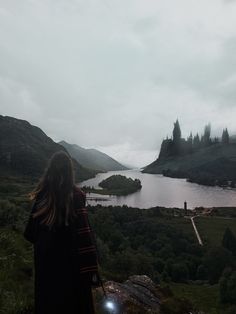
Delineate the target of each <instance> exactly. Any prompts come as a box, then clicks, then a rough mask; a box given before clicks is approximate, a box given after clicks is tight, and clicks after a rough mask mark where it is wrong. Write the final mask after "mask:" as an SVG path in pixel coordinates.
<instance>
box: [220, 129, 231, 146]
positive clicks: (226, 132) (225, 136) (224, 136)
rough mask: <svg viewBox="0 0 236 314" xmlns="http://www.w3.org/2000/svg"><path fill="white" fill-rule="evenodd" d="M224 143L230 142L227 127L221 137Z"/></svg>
mask: <svg viewBox="0 0 236 314" xmlns="http://www.w3.org/2000/svg"><path fill="white" fill-rule="evenodd" d="M221 141H222V144H229V133H228V130H227V128H226V129H224V130H223V132H222V137H221Z"/></svg>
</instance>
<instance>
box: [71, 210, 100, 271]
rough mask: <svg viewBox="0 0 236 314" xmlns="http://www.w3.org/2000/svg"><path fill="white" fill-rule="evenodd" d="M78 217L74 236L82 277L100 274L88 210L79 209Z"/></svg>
mask: <svg viewBox="0 0 236 314" xmlns="http://www.w3.org/2000/svg"><path fill="white" fill-rule="evenodd" d="M77 216H78V219H76V222H75V226H74V230H73V234H74V244H75V246H74V250H75V252H74V253H75V254H76V256H77V257H78V263H79V269H80V274H81V275H83V274H84V275H86V274H90V275H92V274H96V273H98V255H97V248H96V241H95V237H94V233H93V231H92V229H91V226H90V224H89V219H88V211H87V209H86V208H85V207H84V208H80V209H77Z"/></svg>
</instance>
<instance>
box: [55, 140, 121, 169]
mask: <svg viewBox="0 0 236 314" xmlns="http://www.w3.org/2000/svg"><path fill="white" fill-rule="evenodd" d="M59 144H60V145H62V146H63V147H65V149H66V150H67V151H68V152H69V153H70V155H71V156H72V157H73V158H75V160H77V161H78V162H79V163H80V164H81V165H82V166H84V167H86V168H90V169H95V170H98V171H100V172H103V171H114V170H126V169H127V168H126V167H125V166H123V165H121V164H120V163H119V162H117V161H116V160H115V159H113V158H111V157H110V156H108V155H106V154H104V153H102V152H100V151H98V150H97V149H92V148H91V149H85V148H83V147H81V146H79V145H76V144H69V143H67V142H65V141H61V142H59Z"/></svg>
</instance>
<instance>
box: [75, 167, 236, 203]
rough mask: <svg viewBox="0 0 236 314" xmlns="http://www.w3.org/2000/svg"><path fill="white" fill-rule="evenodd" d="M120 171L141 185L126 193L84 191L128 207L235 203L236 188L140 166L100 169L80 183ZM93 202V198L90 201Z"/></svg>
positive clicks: (96, 185)
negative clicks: (142, 169)
mask: <svg viewBox="0 0 236 314" xmlns="http://www.w3.org/2000/svg"><path fill="white" fill-rule="evenodd" d="M113 174H121V175H125V176H127V177H131V178H133V179H135V178H137V179H140V180H141V183H142V189H141V190H140V191H138V192H136V193H133V194H130V195H128V196H111V197H106V196H104V195H98V194H96V195H95V194H90V195H89V194H87V196H88V197H89V196H98V197H99V198H106V199H107V198H108V200H107V201H100V200H99V201H97V202H96V203H100V204H103V205H127V206H131V207H139V208H149V207H154V206H165V207H183V204H184V201H185V200H186V201H187V204H188V208H194V207H197V206H205V207H211V206H236V189H230V188H220V187H207V186H203V185H198V184H195V183H189V182H187V181H186V180H185V179H174V178H168V177H163V176H162V175H158V174H147V173H141V172H140V170H124V171H109V172H107V173H99V174H98V175H97V176H96V178H93V179H89V180H87V181H84V182H82V183H81V186H83V185H89V186H94V187H98V183H99V182H101V181H102V180H103V179H105V178H107V177H109V176H111V175H113ZM89 203H90V204H95V201H89Z"/></svg>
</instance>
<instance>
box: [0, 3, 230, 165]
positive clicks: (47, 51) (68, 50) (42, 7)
mask: <svg viewBox="0 0 236 314" xmlns="http://www.w3.org/2000/svg"><path fill="white" fill-rule="evenodd" d="M235 13H236V5H235V3H234V2H232V1H231V2H230V3H227V5H226V3H225V1H221V0H209V1H207V2H206V1H198V2H196V1H193V0H181V1H180V2H178V3H175V2H173V1H171V0H166V1H148V2H147V1H143V0H126V1H123V0H122V1H117V0H109V1H105V0H86V1H85V0H84V1H82V0H71V1H66V0H60V1H55V0H51V1H49V0H42V1H40V2H39V1H36V0H23V1H20V3H19V1H16V0H9V1H0V109H1V113H2V114H5V115H12V116H16V117H19V118H23V119H27V120H29V121H30V122H31V123H33V124H36V125H38V126H40V127H41V128H43V129H44V131H45V132H46V133H47V134H48V135H50V136H52V137H53V138H54V139H55V140H61V139H65V140H67V141H68V142H72V143H77V144H80V145H82V146H85V147H98V148H101V149H102V150H103V151H105V152H109V153H110V154H111V155H112V156H113V157H115V158H118V159H119V160H120V161H122V162H133V163H134V164H136V165H144V164H145V163H148V162H151V161H152V159H153V158H155V157H156V155H157V153H158V149H159V147H160V144H161V141H162V139H163V138H164V137H165V136H166V135H167V134H168V135H171V131H172V126H173V121H174V120H175V119H176V118H177V117H178V118H179V120H180V123H181V126H182V133H183V135H184V136H187V135H188V134H189V132H190V131H191V130H192V131H193V132H195V133H196V132H197V131H201V130H202V129H203V127H204V125H205V124H206V123H207V122H208V121H212V128H213V132H215V134H217V135H219V134H220V132H221V130H222V128H223V127H225V126H228V128H229V130H230V132H231V133H236V126H235V123H234V120H233V117H234V116H235V114H236V106H235V104H234V103H235V98H236V94H235V83H236V57H235V55H236V53H235V52H236V21H235Z"/></svg>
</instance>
